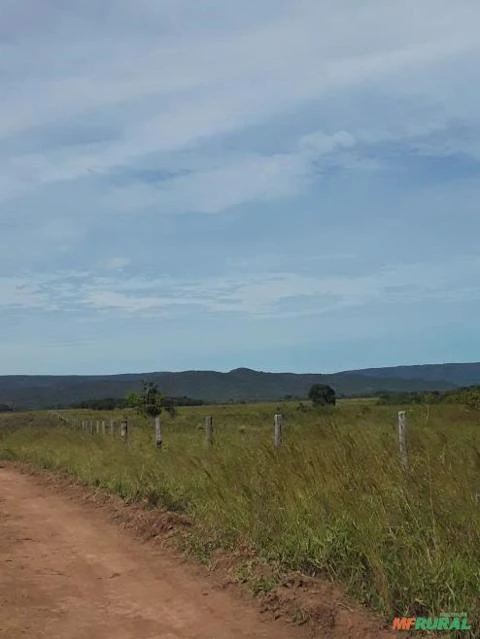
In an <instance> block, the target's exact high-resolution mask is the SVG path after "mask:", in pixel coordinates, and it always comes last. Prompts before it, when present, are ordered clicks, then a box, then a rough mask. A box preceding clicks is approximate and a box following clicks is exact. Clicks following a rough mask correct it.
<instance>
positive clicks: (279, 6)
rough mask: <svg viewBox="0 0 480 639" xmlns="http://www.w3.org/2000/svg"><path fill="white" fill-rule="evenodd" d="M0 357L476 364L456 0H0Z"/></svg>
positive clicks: (474, 99) (131, 365)
mask: <svg viewBox="0 0 480 639" xmlns="http://www.w3.org/2000/svg"><path fill="white" fill-rule="evenodd" d="M0 12H1V19H0V90H1V93H0V95H1V100H0V373H1V374H28V373H32V374H33V373H36V374H39V373H49V374H69V373H70V374H83V373H119V372H145V371H150V370H185V369H216V370H230V369H232V368H235V367H239V366H248V367H251V368H256V369H261V370H271V371H280V370H289V371H295V372H302V371H312V372H328V371H335V370H345V369H352V368H361V367H368V366H383V365H395V364H410V363H412V364H413V363H427V362H429V363H434V362H443V361H476V360H480V331H479V330H478V317H479V315H480V250H479V248H480V197H479V196H480V84H479V82H478V69H479V68H480V39H479V38H478V25H479V24H480V4H479V3H478V0H457V2H451V0H422V1H420V2H419V1H418V0H415V1H414V0H404V1H403V2H385V1H384V0H366V1H365V2H362V3H359V2H358V1H357V0H343V1H342V2H334V1H333V0H332V1H327V0H325V1H323V2H319V1H318V0H263V2H261V3H259V2H253V0H244V1H243V2H241V3H239V2H228V1H227V2H226V1H225V0H208V1H207V0H206V1H205V2H201V3H199V2H197V1H196V0H135V2H133V1H132V0H115V1H114V0H103V2H98V0H95V1H94V0H85V1H84V2H81V3H63V2H59V0H44V1H43V2H41V3H40V2H38V0H1V4H0Z"/></svg>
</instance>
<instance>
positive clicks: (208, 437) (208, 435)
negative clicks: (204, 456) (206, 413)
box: [205, 417, 213, 446]
mask: <svg viewBox="0 0 480 639" xmlns="http://www.w3.org/2000/svg"><path fill="white" fill-rule="evenodd" d="M205 441H206V443H207V446H213V417H205Z"/></svg>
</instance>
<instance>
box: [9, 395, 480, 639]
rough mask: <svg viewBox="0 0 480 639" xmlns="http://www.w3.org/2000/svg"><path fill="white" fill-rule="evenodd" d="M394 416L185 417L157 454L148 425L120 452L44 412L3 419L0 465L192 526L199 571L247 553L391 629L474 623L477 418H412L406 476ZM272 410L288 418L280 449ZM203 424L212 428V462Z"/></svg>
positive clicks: (220, 409) (189, 412) (479, 471)
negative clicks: (45, 474) (433, 621)
mask: <svg viewBox="0 0 480 639" xmlns="http://www.w3.org/2000/svg"><path fill="white" fill-rule="evenodd" d="M398 408H399V407H391V406H389V407H384V406H377V405H375V403H374V402H371V401H370V402H365V401H344V402H340V403H339V405H338V406H337V407H336V408H334V409H316V410H315V409H312V408H310V407H309V406H308V405H305V408H304V409H303V410H299V408H298V403H283V404H281V405H275V404H270V405H268V404H256V405H245V406H233V405H230V406H215V407H195V408H183V409H182V408H181V409H179V414H178V416H177V418H176V419H175V420H172V419H171V418H170V417H168V416H165V417H164V418H163V425H164V429H163V430H164V448H163V450H161V451H158V450H156V449H155V447H154V445H153V426H152V425H151V424H150V423H148V422H146V421H145V420H143V419H142V418H140V417H134V416H132V418H131V425H132V428H131V431H130V437H129V443H128V445H124V444H123V443H122V442H121V441H120V440H119V438H113V439H112V437H110V436H109V435H107V436H105V437H103V436H97V435H94V436H92V435H90V434H87V433H84V432H82V431H75V430H72V429H71V428H70V427H66V426H61V425H59V423H58V420H55V418H54V417H52V416H51V415H49V414H48V413H35V414H33V413H29V414H24V415H9V416H3V417H0V431H3V436H0V456H2V457H4V458H9V459H21V460H27V461H29V462H33V463H34V464H36V465H38V466H42V467H45V468H48V469H55V470H62V471H68V473H71V474H72V475H74V476H75V477H77V478H80V479H81V480H82V481H85V482H86V483H88V484H90V485H94V486H101V487H103V488H106V489H107V490H109V491H112V492H115V493H118V494H120V495H121V496H122V497H123V498H125V499H127V500H140V499H145V500H148V502H149V503H150V504H151V505H152V506H155V505H162V506H164V507H165V506H166V507H168V508H169V509H172V510H175V511H180V512H184V513H186V514H188V515H189V516H190V517H191V518H192V519H193V520H194V521H195V522H196V526H195V530H196V537H195V541H194V542H193V541H192V544H193V543H194V544H195V545H196V547H195V551H196V554H197V555H198V556H200V557H201V558H203V559H204V560H205V561H207V560H208V557H209V554H210V553H211V552H212V551H213V550H215V549H216V548H224V549H233V548H235V547H236V546H238V545H240V544H244V543H248V544H249V546H250V547H252V548H253V549H254V550H255V552H256V553H257V554H258V555H259V556H261V557H263V558H264V559H266V560H267V561H268V562H271V563H272V564H274V565H276V566H279V567H281V568H286V569H295V570H300V571H303V572H304V573H307V574H310V575H321V576H326V577H328V578H331V579H334V580H335V581H337V582H339V583H341V584H342V585H343V586H344V587H345V588H346V590H347V591H348V592H349V593H351V594H352V595H353V596H354V597H355V598H356V599H357V600H359V601H361V602H363V603H366V604H367V605H368V606H370V608H372V609H374V610H376V611H379V612H382V613H383V614H384V615H385V616H386V617H387V618H391V617H392V616H393V615H397V614H398V615H403V614H405V615H421V614H422V613H423V614H424V615H426V616H428V615H432V616H433V615H435V614H438V613H441V612H444V611H465V612H467V613H468V614H469V615H470V617H471V618H473V617H474V616H475V613H476V611H477V610H478V607H479V603H480V598H479V587H480V503H477V500H476V493H477V492H480V413H479V412H475V411H471V410H467V409H466V408H464V407H462V406H459V405H452V406H449V405H443V406H431V407H430V408H428V407H423V406H415V407H407V416H408V426H409V428H408V434H409V454H410V462H411V469H410V472H404V471H403V469H402V466H401V464H400V460H399V451H398V442H397V430H396V424H397V411H398ZM400 408H401V407H400ZM277 409H280V410H281V412H282V413H283V415H284V416H285V433H284V442H283V445H282V447H281V449H280V450H279V451H275V450H274V448H273V425H272V422H273V414H274V413H275V411H276V410H277ZM67 415H69V416H70V417H73V416H74V417H76V418H77V419H88V418H89V417H91V418H93V419H110V418H111V417H116V418H117V419H119V417H120V414H118V413H117V414H116V415H114V414H112V413H101V414H100V413H96V414H94V413H91V412H90V413H89V412H88V411H76V412H69V413H67ZM206 415H212V416H213V418H214V424H215V445H214V447H213V449H211V450H207V449H206V447H205V442H204V435H203V430H202V429H203V423H204V418H205V416H206ZM52 424H53V426H52ZM2 426H3V428H2ZM7 427H9V428H7ZM12 428H13V430H12ZM463 636H466V635H465V634H464V635H463Z"/></svg>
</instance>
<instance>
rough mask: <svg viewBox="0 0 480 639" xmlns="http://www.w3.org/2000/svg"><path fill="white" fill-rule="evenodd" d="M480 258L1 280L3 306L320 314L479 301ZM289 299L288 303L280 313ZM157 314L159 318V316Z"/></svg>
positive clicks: (0, 302) (162, 312) (171, 312)
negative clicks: (315, 269) (369, 267)
mask: <svg viewBox="0 0 480 639" xmlns="http://www.w3.org/2000/svg"><path fill="white" fill-rule="evenodd" d="M478 272H480V261H479V260H478V258H476V257H471V258H464V259H461V260H455V261H453V262H447V263H444V264H439V263H427V262H426V263H417V264H404V265H398V266H396V267H394V266H392V267H388V268H384V269H382V270H380V271H378V272H372V273H367V274H363V275H360V274H359V275H349V276H345V275H342V276H340V275H323V276H322V275H315V276H314V275H308V276H307V275H300V274H295V273H275V272H263V273H251V272H245V274H244V275H243V276H242V277H240V276H235V277H234V276H225V277H218V276H217V277H210V278H195V279H191V280H185V279H176V278H172V277H163V278H152V279H148V278H145V277H139V276H137V277H129V278H126V279H125V278H122V279H119V278H115V277H113V276H112V277H99V276H96V275H94V274H88V273H61V274H58V275H29V276H27V275H24V276H22V277H12V278H1V279H0V308H4V309H9V308H31V309H32V310H35V309H37V310H44V311H50V310H53V309H56V310H70V311H71V310H75V309H77V310H79V309H82V310H83V311H88V312H89V313H90V314H92V313H93V314H94V313H95V312H98V311H108V310H110V311H114V312H115V313H118V312H125V313H127V314H138V315H140V316H142V315H150V314H152V313H153V314H154V316H164V317H167V316H168V317H175V316H176V314H178V313H179V312H182V308H183V309H185V308H187V307H188V308H191V307H196V308H197V309H199V310H203V311H204V312H208V313H213V314H218V313H232V312H234V313H242V314H246V315H251V316H256V317H274V316H275V314H276V313H280V314H281V316H282V317H285V316H287V315H288V314H290V315H291V316H292V317H294V316H299V315H304V314H307V315H321V314H323V313H327V312H331V311H337V310H342V309H343V310H344V309H347V308H355V307H362V306H366V305H370V304H385V303H411V302H414V301H425V300H426V299H432V300H434V299H437V300H438V299H441V300H444V301H446V302H449V301H452V302H453V301H459V300H461V299H464V300H465V299H469V300H472V299H479V298H480V287H479V286H478V283H477V275H478ZM285 303H288V306H289V308H288V309H286V310H282V305H283V304H285ZM159 314H160V315H159Z"/></svg>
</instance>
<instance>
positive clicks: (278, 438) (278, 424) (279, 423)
mask: <svg viewBox="0 0 480 639" xmlns="http://www.w3.org/2000/svg"><path fill="white" fill-rule="evenodd" d="M273 423H274V427H275V448H280V444H281V443H282V433H283V416H282V415H280V414H278V413H277V414H276V415H275V417H274V418H273Z"/></svg>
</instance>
